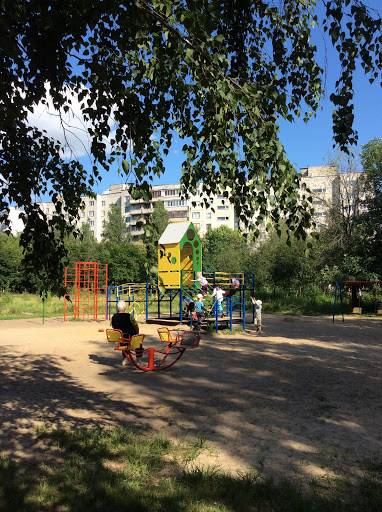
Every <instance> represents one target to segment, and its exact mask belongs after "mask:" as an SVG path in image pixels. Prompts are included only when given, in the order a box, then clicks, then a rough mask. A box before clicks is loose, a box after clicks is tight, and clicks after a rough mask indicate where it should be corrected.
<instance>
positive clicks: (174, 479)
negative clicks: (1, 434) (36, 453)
mask: <svg viewBox="0 0 382 512" xmlns="http://www.w3.org/2000/svg"><path fill="white" fill-rule="evenodd" d="M37 442H40V443H44V445H45V449H46V452H47V453H48V454H50V455H51V457H50V458H49V459H48V460H50V461H51V462H49V463H46V462H41V463H31V462H18V463H13V462H12V461H10V460H8V459H4V458H3V459H0V510H4V511H7V512H13V511H15V512H16V511H17V512H20V511H28V512H29V511H31V512H33V511H36V512H41V511H47V512H48V511H52V512H53V511H79V512H80V511H81V512H82V511H84V510H91V511H98V510H99V511H110V512H117V511H129V512H135V511H137V512H138V511H139V512H141V511H142V512H143V511H153V512H156V511H158V512H159V511H165V512H179V511H184V512H229V511H237V512H246V511H248V512H250V511H251V512H255V511H256V512H262V511H264V512H266V511H273V512H278V511H280V512H288V511H301V512H310V511H312V512H313V511H318V512H321V511H322V512H328V511H329V512H331V511H333V512H336V511H338V512H340V511H342V512H343V511H354V512H355V511H357V512H372V511H375V512H377V511H380V510H382V486H381V484H380V483H378V479H377V478H376V474H378V473H379V474H380V472H381V469H382V467H373V468H369V471H368V473H367V476H365V478H364V479H363V480H362V481H361V484H360V486H359V487H357V488H352V486H351V485H350V483H349V482H348V481H345V480H344V481H342V480H341V479H338V480H337V481H332V482H327V483H326V484H325V485H323V484H322V482H321V483H319V482H316V481H313V480H312V481H310V482H309V483H308V485H307V486H306V485H305V488H304V489H303V488H302V485H301V483H299V482H288V481H280V482H277V483H276V482H274V481H273V480H272V478H269V477H264V476H263V475H262V474H261V473H259V472H258V471H254V472H253V473H245V474H240V475H238V476H237V477H232V476H229V475H227V474H224V473H222V472H221V471H219V470H218V469H217V468H215V467H198V465H197V464H196V463H195V460H196V458H197V456H198V454H199V453H200V452H201V451H202V450H208V448H207V447H206V446H205V442H204V439H203V437H200V438H198V439H196V440H195V441H193V442H188V443H178V444H176V445H174V444H171V443H170V442H169V441H167V440H166V439H164V438H162V437H153V436H150V435H143V434H139V433H137V432H134V431H132V430H125V429H122V428H118V429H110V430H101V429H91V430H51V431H48V430H47V429H46V427H45V425H44V424H43V425H41V427H39V428H38V429H37V431H36V443H37ZM52 460H54V462H52Z"/></svg>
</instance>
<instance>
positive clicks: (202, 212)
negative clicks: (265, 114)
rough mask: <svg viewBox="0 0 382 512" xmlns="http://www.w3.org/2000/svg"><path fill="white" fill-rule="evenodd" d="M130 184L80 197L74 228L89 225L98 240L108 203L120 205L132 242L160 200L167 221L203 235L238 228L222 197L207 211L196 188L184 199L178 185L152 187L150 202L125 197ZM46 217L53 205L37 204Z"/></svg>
mask: <svg viewBox="0 0 382 512" xmlns="http://www.w3.org/2000/svg"><path fill="white" fill-rule="evenodd" d="M129 187H130V184H119V185H111V186H110V188H109V189H108V190H106V191H105V192H103V193H102V194H97V196H96V197H95V198H92V197H84V198H83V200H84V205H85V206H84V209H83V210H82V211H81V212H80V219H79V221H78V222H77V225H78V226H79V227H81V226H82V225H83V224H85V223H87V224H89V227H90V231H91V233H92V234H93V235H94V236H95V238H96V239H97V240H98V241H100V240H101V236H102V231H103V227H104V225H105V222H106V221H107V218H108V211H109V208H110V206H111V204H116V205H118V206H120V208H121V213H122V217H123V219H124V221H125V224H126V232H127V233H130V234H131V238H132V240H133V241H138V240H139V239H140V237H141V235H142V233H143V231H142V230H140V229H139V227H138V226H137V223H138V222H139V221H141V220H142V219H143V218H144V217H145V216H147V215H149V214H150V213H152V211H153V209H154V204H155V202H157V201H162V202H163V204H164V207H165V209H166V210H167V211H168V213H169V221H170V222H180V221H192V223H193V224H194V226H195V227H196V228H197V229H198V230H199V233H200V235H201V236H203V235H204V234H205V233H206V232H207V231H208V229H211V228H217V227H219V226H222V225H226V226H228V227H230V228H232V229H236V228H237V227H238V222H237V217H236V215H235V212H234V209H233V206H232V205H231V204H230V203H229V202H228V200H227V198H224V197H223V196H222V195H219V196H215V197H213V198H211V203H210V205H209V207H208V208H206V207H205V206H204V204H202V203H201V201H200V190H201V186H200V189H199V190H198V191H197V193H196V195H195V196H191V197H190V198H189V199H187V200H185V199H182V197H181V192H180V184H179V183H176V184H171V185H153V186H152V190H151V191H152V199H151V201H144V200H143V199H138V200H134V199H132V197H131V196H130V194H129ZM39 204H40V206H41V208H42V209H43V211H44V212H45V213H46V215H47V216H48V217H49V215H52V213H53V212H54V205H53V203H49V202H43V203H39ZM66 217H67V219H68V220H69V216H68V215H67V216H66Z"/></svg>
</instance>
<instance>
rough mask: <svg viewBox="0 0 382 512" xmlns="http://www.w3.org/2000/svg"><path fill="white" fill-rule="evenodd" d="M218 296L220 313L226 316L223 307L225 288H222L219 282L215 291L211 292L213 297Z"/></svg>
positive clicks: (217, 304)
mask: <svg viewBox="0 0 382 512" xmlns="http://www.w3.org/2000/svg"><path fill="white" fill-rule="evenodd" d="M215 296H216V306H217V308H218V313H219V314H220V315H223V316H224V311H223V307H222V302H223V297H224V290H222V289H221V286H219V285H218V284H217V285H216V286H215V288H214V291H213V292H212V294H211V297H215Z"/></svg>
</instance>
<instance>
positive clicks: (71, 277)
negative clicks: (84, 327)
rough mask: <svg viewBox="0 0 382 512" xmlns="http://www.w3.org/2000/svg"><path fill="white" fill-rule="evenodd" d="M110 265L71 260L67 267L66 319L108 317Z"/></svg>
mask: <svg viewBox="0 0 382 512" xmlns="http://www.w3.org/2000/svg"><path fill="white" fill-rule="evenodd" d="M107 274H108V265H107V264H103V263H98V262H95V261H81V262H70V263H69V266H68V267H65V290H66V293H65V296H64V321H66V319H67V317H68V316H72V315H73V316H74V319H75V320H79V319H83V320H85V319H86V320H97V319H98V318H100V317H103V318H105V319H107Z"/></svg>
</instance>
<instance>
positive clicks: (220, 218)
mask: <svg viewBox="0 0 382 512" xmlns="http://www.w3.org/2000/svg"><path fill="white" fill-rule="evenodd" d="M218 220H229V218H228V217H218Z"/></svg>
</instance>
